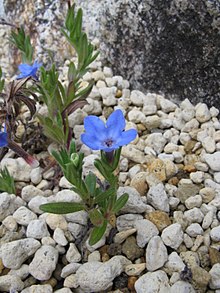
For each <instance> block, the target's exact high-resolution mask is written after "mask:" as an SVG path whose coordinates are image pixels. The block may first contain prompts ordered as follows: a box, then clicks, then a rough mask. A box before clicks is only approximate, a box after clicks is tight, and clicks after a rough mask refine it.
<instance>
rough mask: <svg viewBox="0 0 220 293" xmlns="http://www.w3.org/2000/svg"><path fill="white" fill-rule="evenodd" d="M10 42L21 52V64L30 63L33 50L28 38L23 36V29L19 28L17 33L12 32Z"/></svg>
mask: <svg viewBox="0 0 220 293" xmlns="http://www.w3.org/2000/svg"><path fill="white" fill-rule="evenodd" d="M10 41H11V42H12V43H13V44H14V45H15V46H16V47H17V48H18V49H19V50H20V51H21V56H22V63H32V61H33V53H34V49H33V47H32V45H31V41H30V36H28V35H26V34H25V31H24V28H22V27H21V28H19V29H18V30H17V32H15V31H12V32H11V36H10Z"/></svg>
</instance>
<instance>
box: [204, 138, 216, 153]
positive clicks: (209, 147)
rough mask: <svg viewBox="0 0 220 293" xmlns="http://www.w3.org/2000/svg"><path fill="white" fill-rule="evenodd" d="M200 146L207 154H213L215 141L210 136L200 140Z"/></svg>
mask: <svg viewBox="0 0 220 293" xmlns="http://www.w3.org/2000/svg"><path fill="white" fill-rule="evenodd" d="M202 146H203V148H204V149H205V150H206V152H207V153H209V154H212V153H214V151H215V149H216V145H215V140H214V139H213V138H212V137H210V136H206V137H205V138H204V139H203V140H202Z"/></svg>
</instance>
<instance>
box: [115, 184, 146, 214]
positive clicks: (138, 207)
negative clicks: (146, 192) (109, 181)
mask: <svg viewBox="0 0 220 293" xmlns="http://www.w3.org/2000/svg"><path fill="white" fill-rule="evenodd" d="M124 193H127V194H128V195H129V198H128V201H127V202H126V204H125V205H124V207H123V208H122V209H121V212H123V213H143V212H145V211H146V209H147V206H146V204H145V203H144V200H143V197H141V196H140V194H139V193H138V192H137V190H136V189H135V188H133V187H130V186H124V187H122V186H121V187H119V188H118V191H117V198H120V196H121V195H122V194H124Z"/></svg>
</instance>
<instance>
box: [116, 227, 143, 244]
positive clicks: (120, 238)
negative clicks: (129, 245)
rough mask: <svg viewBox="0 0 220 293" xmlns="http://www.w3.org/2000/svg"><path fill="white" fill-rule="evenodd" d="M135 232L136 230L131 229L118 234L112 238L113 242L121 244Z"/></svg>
mask: <svg viewBox="0 0 220 293" xmlns="http://www.w3.org/2000/svg"><path fill="white" fill-rule="evenodd" d="M136 231H137V229H135V228H132V229H129V230H125V231H121V232H118V233H117V234H116V235H115V237H114V242H115V243H119V244H121V243H122V242H124V241H125V240H126V239H127V238H128V237H129V236H130V235H132V234H134V233H135V232H136Z"/></svg>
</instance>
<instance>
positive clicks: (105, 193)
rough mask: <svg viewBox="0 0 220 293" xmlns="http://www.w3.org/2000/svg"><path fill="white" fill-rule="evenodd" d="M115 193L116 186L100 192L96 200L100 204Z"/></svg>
mask: <svg viewBox="0 0 220 293" xmlns="http://www.w3.org/2000/svg"><path fill="white" fill-rule="evenodd" d="M114 195H115V188H111V187H110V188H109V189H107V190H106V191H103V192H101V193H99V194H98V195H97V196H95V198H94V202H95V203H97V204H100V203H101V202H103V201H105V200H108V199H109V198H110V197H112V196H114Z"/></svg>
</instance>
